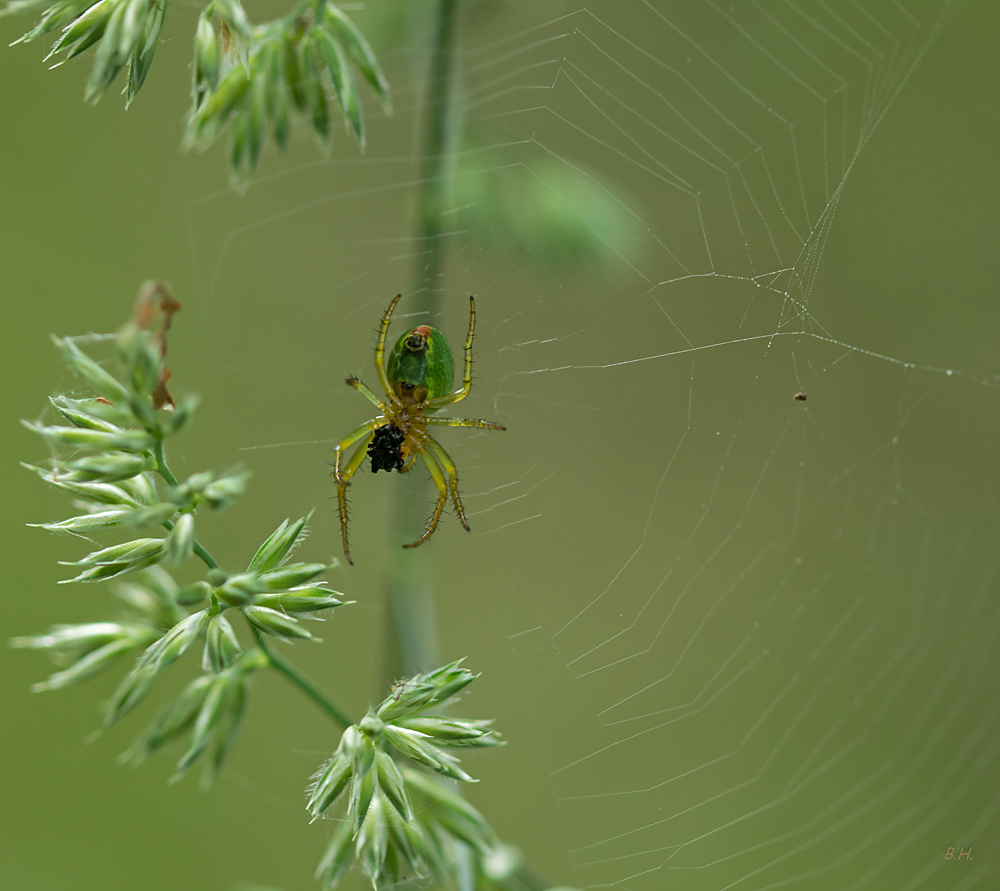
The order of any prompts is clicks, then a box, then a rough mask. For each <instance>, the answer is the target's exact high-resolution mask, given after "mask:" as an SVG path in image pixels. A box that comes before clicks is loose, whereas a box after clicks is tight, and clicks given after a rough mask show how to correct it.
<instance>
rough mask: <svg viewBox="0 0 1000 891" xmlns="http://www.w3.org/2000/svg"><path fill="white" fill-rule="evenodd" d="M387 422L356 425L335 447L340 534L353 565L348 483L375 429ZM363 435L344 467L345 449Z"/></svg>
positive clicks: (348, 559) (334, 476) (335, 474)
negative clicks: (349, 547) (348, 521)
mask: <svg viewBox="0 0 1000 891" xmlns="http://www.w3.org/2000/svg"><path fill="white" fill-rule="evenodd" d="M385 424H386V421H385V419H384V418H382V419H379V420H375V421H368V422H366V423H364V424H362V425H361V426H360V427H355V428H354V430H352V431H351V432H350V433H348V434H347V436H345V437H344V438H343V439H342V440H341V441H340V442H338V443H337V445H336V446H334V448H333V480H334V482H335V483H336V484H337V510H338V511H339V513H340V534H341V536H342V538H343V539H344V557H346V558H347V562H348V563H350V564H351V565H352V566H353V565H354V561H353V560H352V559H351V552H350V550H349V549H348V547H347V484H348V482H349V481H350V479H351V477H352V476H354V474H355V473H356V472H357V469H358V468H359V467H360V466H361V462H362V461H364V460H365V455H366V454H367V450H368V443H370V442H371V440H372V437H373V436H374V435H375V431H376V430H377V429H378V428H379V427H384V426H385ZM362 437H363V440H362V442H361V445H359V446H358V447H357V448H356V449H355V450H354V454H352V455H351V459H350V461H348V462H347V464H346V465H345V466H343V467H342V466H341V462H342V461H343V457H344V451H345V450H346V449H347V448H348V447H350V446H351V445H353V444H354V443H356V442H357V441H358V440H359V439H362Z"/></svg>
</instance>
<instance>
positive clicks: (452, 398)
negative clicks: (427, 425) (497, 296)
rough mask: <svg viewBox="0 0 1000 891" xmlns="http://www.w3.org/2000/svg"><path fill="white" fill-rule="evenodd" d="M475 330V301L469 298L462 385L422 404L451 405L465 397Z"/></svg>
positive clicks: (434, 405)
mask: <svg viewBox="0 0 1000 891" xmlns="http://www.w3.org/2000/svg"><path fill="white" fill-rule="evenodd" d="M475 331H476V301H475V298H473V297H470V298H469V335H468V337H466V338H465V372H464V374H463V375H462V386H461V387H460V388H459V389H458V390H456V391H455V392H454V393H449V394H448V395H447V396H439V397H438V398H437V399H428V400H427V401H426V402H425V403H424V404H425V405H426V406H427V408H429V409H432V410H433V409H435V408H440V407H441V406H443V405H451V404H452V403H453V402H458V401H459V400H461V399H465V397H466V396H468V395H469V391H470V390H471V389H472V335H473V334H474V333H475Z"/></svg>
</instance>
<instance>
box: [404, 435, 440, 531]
mask: <svg viewBox="0 0 1000 891" xmlns="http://www.w3.org/2000/svg"><path fill="white" fill-rule="evenodd" d="M420 457H421V458H423V459H424V464H426V465H427V469H428V470H429V471H430V474H431V479H433V480H434V483H435V484H436V485H437V487H438V500H437V504H435V505H434V512H433V513H432V514H431V518H430V520H429V521H428V522H427V528H426V529H425V530H424V534H423V535H421V536H420V538H418V539H417V540H416V541H415V542H412V543H411V544H406V545H403V547H404V548H415V547H416V546H417V545H422V544H423V543H424V542H425V541H427V539H428V538H430V537H431V535H433V534H434V530H435V529H437V524H438V520H440V519H441V511H443V510H444V506H445V505H446V504H447V503H448V485H447V483H445V480H444V474H443V473H442V472H441V468H440V467H439V466H438V463H437V461H436V460H435V458H434V456H433V454H431V455H429V454H427V452H426V451H424V450H423V449H420Z"/></svg>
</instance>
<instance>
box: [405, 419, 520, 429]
mask: <svg viewBox="0 0 1000 891" xmlns="http://www.w3.org/2000/svg"><path fill="white" fill-rule="evenodd" d="M424 423H425V424H436V425H437V426H438V427H484V428H486V429H488V430H506V429H507V428H506V427H504V426H503V425H502V424H494V423H493V422H492V421H481V420H478V419H476V418H424Z"/></svg>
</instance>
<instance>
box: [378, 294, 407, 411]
mask: <svg viewBox="0 0 1000 891" xmlns="http://www.w3.org/2000/svg"><path fill="white" fill-rule="evenodd" d="M402 296H403V295H402V294H397V295H396V296H395V297H393V298H392V303H390V304H389V308H388V309H387V310H386V311H385V315H384V316H382V327H381V328H379V330H378V343H377V344H376V345H375V370H376V371H378V382H379V383H380V384H381V385H382V389H383V390H385V395H386V397H387V398H389V399H391V398H392V387H391V386H390V385H389V376H388V375H387V374H386V373H385V362H384V361H383V359H384V357H385V336H386V334H388V333H389V320H390V319H392V311H393V310H394V309H395V308H396V304H397V303H399V298H400V297H402Z"/></svg>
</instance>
